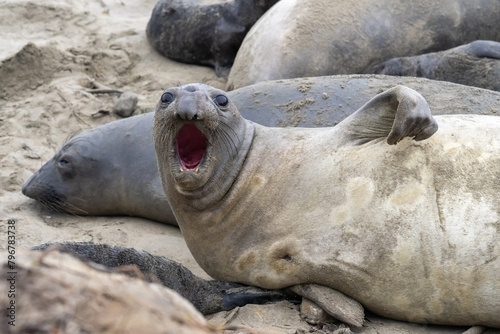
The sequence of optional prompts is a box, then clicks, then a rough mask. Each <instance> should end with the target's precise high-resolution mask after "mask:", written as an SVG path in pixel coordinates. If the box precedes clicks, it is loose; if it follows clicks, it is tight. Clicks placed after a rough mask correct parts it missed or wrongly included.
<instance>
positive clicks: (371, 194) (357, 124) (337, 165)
mask: <svg viewBox="0 0 500 334" xmlns="http://www.w3.org/2000/svg"><path fill="white" fill-rule="evenodd" d="M437 124H439V131H437V133H435V131H436V130H437ZM499 131H500V118H498V117H494V116H478V115H449V116H435V118H433V117H432V116H431V114H430V110H429V107H428V105H427V103H426V101H425V99H424V98H423V97H422V96H421V95H420V94H418V93H417V92H415V91H413V90H411V89H409V88H407V87H404V86H396V87H394V88H392V89H390V90H387V91H385V92H383V93H381V94H379V95H377V96H375V97H374V98H373V99H371V100H370V101H369V102H367V103H366V104H365V105H364V106H363V107H362V108H360V109H359V110H358V111H356V112H355V113H354V114H352V115H351V116H349V117H348V118H346V119H345V120H344V121H342V122H341V123H339V124H338V125H337V126H335V127H330V128H317V129H311V128H268V127H264V126H261V125H258V124H255V123H253V122H251V121H248V120H245V119H244V118H243V117H242V116H241V115H240V114H239V112H238V110H237V108H236V107H235V106H234V104H233V103H232V102H231V100H230V99H229V98H227V96H226V95H225V93H224V92H223V91H220V90H217V89H213V88H211V87H208V86H204V85H188V86H182V87H174V88H171V89H168V90H167V91H166V92H165V93H164V94H163V95H162V96H161V100H160V101H159V103H158V105H157V108H156V114H155V125H154V136H153V137H154V141H155V150H156V155H157V161H158V166H159V172H160V176H161V178H162V184H163V187H164V189H165V193H166V195H167V198H168V200H169V202H170V204H171V205H172V208H174V209H173V211H174V215H175V217H176V219H177V222H178V224H179V227H180V229H181V231H182V234H183V236H184V238H185V240H186V243H187V245H188V247H189V249H190V251H191V252H192V254H193V256H194V258H195V259H196V260H197V262H198V263H199V265H200V266H201V267H202V268H203V269H204V270H205V271H206V272H207V273H208V274H209V275H211V276H212V277H214V278H216V279H222V280H227V281H234V282H239V283H244V284H250V285H256V286H260V287H263V288H271V289H280V288H284V287H288V286H294V285H300V284H308V283H313V284H319V285H323V286H326V287H329V288H331V289H334V290H338V291H340V292H342V293H344V294H345V295H347V296H349V297H351V298H353V299H354V300H357V301H359V302H360V303H361V304H362V305H363V306H365V307H366V308H367V309H369V310H371V311H372V312H374V313H377V314H379V315H382V316H385V317H387V318H391V319H395V320H402V321H409V322H421V323H432V324H443V325H446V324H447V325H463V326H470V325H483V326H491V327H500V318H499V317H498V314H500V304H499V303H498V300H499V299H500V281H499V280H498V273H499V272H500V244H499V242H498V240H499V239H500V208H499V207H498V203H499V201H500V191H499V189H498V187H499V183H498V177H499V175H500V167H499V166H500V150H499V148H500V139H499V136H498V133H499ZM390 144H396V145H390ZM207 254H217V256H207Z"/></svg>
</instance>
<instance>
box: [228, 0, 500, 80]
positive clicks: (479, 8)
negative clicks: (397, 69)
mask: <svg viewBox="0 0 500 334" xmlns="http://www.w3.org/2000/svg"><path fill="white" fill-rule="evenodd" d="M498 12H500V2H498V1H497V0H458V1H457V0H443V1H439V2H436V1H432V0H421V1H418V2H415V1H412V2H410V1H404V0H384V1H374V0H356V1H331V0H281V1H280V2H278V3H277V4H276V5H274V6H273V7H272V8H271V9H269V10H268V11H267V12H266V13H265V14H264V15H263V16H262V17H261V18H260V19H259V20H258V21H257V22H256V23H255V24H254V26H253V27H252V29H250V31H249V32H248V34H247V35H246V37H245V39H244V40H243V43H242V44H241V47H240V49H239V50H238V53H237V55H236V58H235V61H234V65H233V67H232V68H231V72H230V74H229V78H228V85H227V87H228V89H229V90H231V89H236V88H239V87H243V86H247V85H250V84H253V83H256V82H260V81H264V80H276V79H286V78H297V77H307V76H322V75H331V74H354V73H363V70H364V69H365V68H367V67H368V66H370V65H374V64H378V63H380V62H383V61H385V60H388V59H391V58H394V57H407V56H415V55H419V54H423V53H429V52H435V51H441V50H447V49H450V48H453V47H455V46H459V45H462V44H466V43H470V42H472V41H475V40H478V39H485V40H493V41H500V20H498Z"/></svg>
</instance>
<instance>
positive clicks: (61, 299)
mask: <svg viewBox="0 0 500 334" xmlns="http://www.w3.org/2000/svg"><path fill="white" fill-rule="evenodd" d="M5 258H6V257H5ZM11 264H12V263H11ZM1 267H2V272H6V273H9V272H15V274H8V275H9V276H10V278H11V280H10V281H9V280H5V279H2V280H0V291H9V289H10V290H11V291H13V293H14V294H15V296H12V294H7V293H2V294H0V305H1V307H2V309H3V310H5V309H8V308H9V307H10V305H11V304H12V301H14V304H13V305H14V308H13V309H12V310H11V311H7V312H10V313H11V314H12V319H13V320H10V321H14V322H13V323H11V324H9V322H8V321H1V322H0V332H1V333H6V334H11V333H68V334H71V333H172V334H173V333H175V334H182V333H189V334H206V333H211V334H212V333H222V332H223V330H224V333H233V331H232V330H229V329H230V328H222V327H216V326H214V325H209V324H208V323H207V321H206V319H205V318H204V317H203V316H202V314H201V313H199V312H198V311H197V310H196V309H195V308H194V307H193V306H192V305H191V304H190V303H189V302H188V301H187V300H185V299H184V298H182V297H181V296H179V295H178V294H177V293H176V292H174V291H173V290H170V289H167V288H165V287H163V286H161V285H159V284H155V283H148V282H146V281H144V280H141V279H139V278H133V277H129V276H126V275H123V274H120V273H111V272H108V271H107V270H106V269H105V267H101V266H100V265H95V264H92V263H83V262H81V261H80V260H78V259H76V258H75V257H73V256H72V255H69V254H67V253H61V252H59V251H57V250H52V251H50V250H49V251H45V252H38V251H30V252H19V254H18V255H16V259H15V265H14V266H13V267H10V268H9V267H8V266H7V261H6V260H3V261H2V263H1ZM8 278H9V277H8ZM11 308H12V307H11ZM7 320H8V319H7ZM13 324H14V325H15V326H13ZM228 330H229V331H228ZM246 332H248V333H254V331H250V330H246Z"/></svg>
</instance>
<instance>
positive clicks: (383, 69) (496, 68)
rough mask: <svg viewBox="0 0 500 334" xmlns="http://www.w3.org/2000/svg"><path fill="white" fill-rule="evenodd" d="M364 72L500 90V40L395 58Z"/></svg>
mask: <svg viewBox="0 0 500 334" xmlns="http://www.w3.org/2000/svg"><path fill="white" fill-rule="evenodd" d="M364 72H365V73H375V74H386V75H398V76H414V77H424V78H428V79H433V80H444V81H450V82H454V83H458V84H462V85H469V86H475V87H480V88H485V89H491V90H494V91H500V43H499V42H494V41H474V42H472V43H469V44H465V45H461V46H458V47H456V48H453V49H449V50H446V51H440V52H433V53H427V54H423V55H420V56H414V57H401V58H392V59H389V60H387V61H385V62H383V63H380V64H377V65H374V66H371V67H369V68H367V69H366V70H365V71H364Z"/></svg>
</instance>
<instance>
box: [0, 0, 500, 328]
mask: <svg viewBox="0 0 500 334" xmlns="http://www.w3.org/2000/svg"><path fill="white" fill-rule="evenodd" d="M155 3H156V0H142V1H141V0H127V1H125V0H123V1H119V0H90V1H83V2H82V1H76V0H47V1H29V0H4V1H0V31H1V34H0V43H1V44H0V45H1V47H0V164H1V168H0V223H1V224H0V234H1V235H2V237H1V238H2V241H1V242H0V255H2V256H4V254H6V252H5V251H6V248H7V242H6V240H7V237H6V235H7V221H9V220H10V221H15V226H16V249H19V250H21V249H29V248H30V247H32V246H35V245H38V244H42V243H49V242H69V241H79V242H80V241H82V242H83V241H84V242H95V243H107V244H112V245H117V246H124V247H133V248H136V249H142V250H146V251H148V252H150V253H152V254H157V255H163V256H166V257H168V258H170V259H172V260H176V261H179V262H181V263H183V264H184V265H186V266H187V267H188V268H190V269H191V270H192V271H193V272H194V273H195V274H197V275H199V276H201V277H205V278H209V277H208V275H207V274H206V273H204V272H203V270H202V269H201V268H199V266H198V265H197V264H196V262H195V260H194V259H193V258H192V256H191V255H190V253H189V251H188V249H187V247H186V244H185V242H184V240H183V238H182V236H181V234H180V232H179V230H178V229H177V228H174V227H171V226H167V225H164V224H160V223H156V222H152V221H148V220H145V219H141V218H134V217H81V216H72V215H67V214H56V213H53V212H51V211H49V210H47V209H45V208H44V207H42V206H41V205H40V204H38V203H37V202H35V201H34V200H32V199H29V198H27V197H25V196H24V195H23V194H22V193H21V187H22V185H23V183H24V182H25V181H26V180H27V179H28V178H29V177H30V176H31V175H32V174H33V173H34V172H35V171H36V170H38V169H39V168H40V167H41V166H42V165H43V164H44V163H45V162H47V161H48V160H49V159H50V158H51V157H52V156H53V155H54V154H55V153H56V152H57V150H58V149H59V148H60V147H61V146H62V145H63V143H64V142H65V140H66V139H67V138H69V137H70V136H71V135H73V134H75V133H77V132H79V131H82V130H85V129H89V128H93V127H95V126H98V125H102V124H105V123H107V122H111V121H114V120H117V119H120V118H121V117H120V116H118V115H116V114H115V113H113V111H112V108H113V98H114V97H116V95H113V94H93V93H90V92H89V91H88V90H89V89H93V88H109V89H113V90H120V91H124V92H125V91H127V92H133V93H135V94H137V95H138V98H139V102H138V107H137V109H136V111H135V113H134V114H140V113H146V112H151V111H152V110H153V108H154V106H155V105H156V103H157V101H158V99H159V98H160V96H161V93H162V92H163V90H164V89H166V88H168V87H170V86H173V85H181V84H186V83H192V82H201V83H206V84H209V85H212V86H214V87H217V88H224V86H225V80H224V79H221V78H218V77H217V76H216V75H215V72H214V70H213V69H212V68H209V67H202V66H195V65H187V64H181V63H177V62H174V61H172V60H169V59H167V58H165V57H163V56H161V55H160V54H159V53H157V52H156V51H155V50H154V49H153V48H152V47H151V46H150V45H149V43H148V41H147V39H146V33H145V28H146V24H147V22H148V20H149V17H150V15H151V11H152V9H153V7H154V5H155ZM105 186H106V185H103V187H105ZM214 318H215V319H216V320H217V321H218V322H219V323H228V324H230V323H233V322H235V321H237V322H239V323H242V324H244V325H247V326H250V327H255V328H261V329H263V330H264V331H265V332H266V333H306V332H309V330H310V329H311V325H309V324H307V323H306V322H305V321H303V320H301V319H300V315H299V311H298V306H297V305H293V304H291V303H288V302H282V303H279V304H276V305H266V306H253V305H249V306H246V307H244V308H240V309H237V310H235V311H233V312H227V313H223V314H218V315H216V316H215V317H214ZM372 319H373V320H372V321H371V326H372V327H373V326H375V325H376V324H377V321H378V320H376V319H377V318H376V317H374V318H372ZM312 332H314V333H332V330H330V331H328V330H326V329H325V331H321V330H320V329H319V328H313V329H312ZM375 332H378V331H377V330H376V329H374V330H373V331H364V333H375ZM389 332H391V331H389ZM429 332H432V333H434V331H430V327H429V326H423V325H409V326H408V329H407V331H397V333H429ZM460 332H461V330H460V329H456V328H455V329H450V330H449V331H446V333H460ZM443 333H444V332H443ZM488 333H494V331H488Z"/></svg>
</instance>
